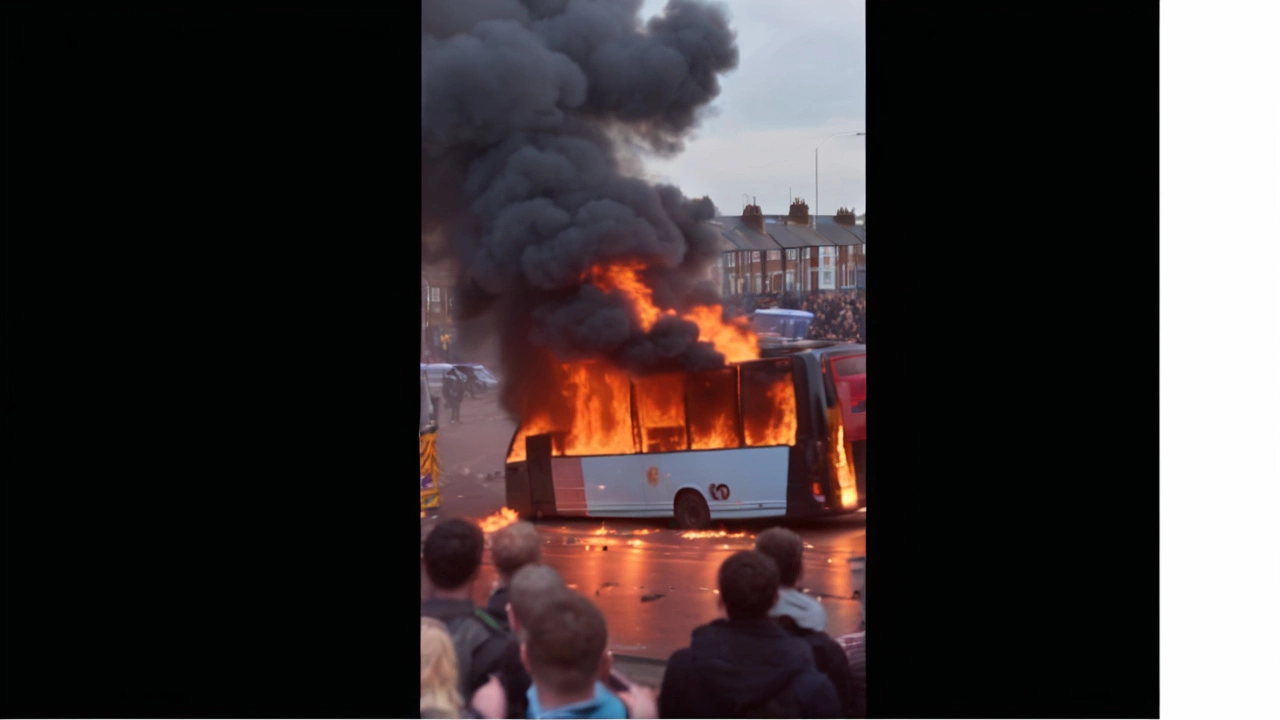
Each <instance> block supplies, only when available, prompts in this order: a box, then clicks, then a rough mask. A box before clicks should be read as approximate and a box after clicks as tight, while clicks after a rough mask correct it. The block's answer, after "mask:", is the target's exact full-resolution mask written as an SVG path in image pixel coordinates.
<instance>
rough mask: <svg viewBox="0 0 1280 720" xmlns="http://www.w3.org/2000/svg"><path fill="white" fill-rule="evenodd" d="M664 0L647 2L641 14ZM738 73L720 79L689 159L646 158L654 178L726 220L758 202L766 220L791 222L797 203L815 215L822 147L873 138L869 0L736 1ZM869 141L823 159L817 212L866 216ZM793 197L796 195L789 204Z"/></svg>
mask: <svg viewBox="0 0 1280 720" xmlns="http://www.w3.org/2000/svg"><path fill="white" fill-rule="evenodd" d="M665 4H666V0H645V2H644V6H643V9H642V15H643V16H644V17H646V18H647V17H649V16H650V15H654V14H657V13H659V12H661V10H662V7H663V6H664V5H665ZM726 4H727V6H728V9H729V14H730V24H731V26H732V27H733V28H734V29H735V30H737V33H738V50H739V62H738V68H737V69H736V70H733V71H732V72H730V73H728V74H726V75H724V76H722V77H721V91H720V96H719V97H718V98H716V100H715V101H714V102H713V103H712V106H711V113H709V114H710V117H708V118H707V119H705V120H703V122H702V124H701V125H700V127H699V128H698V129H697V130H696V131H695V133H694V136H693V138H692V139H691V140H689V141H688V142H687V143H686V145H685V151H684V152H683V153H682V154H680V155H679V156H677V157H675V158H672V159H660V158H652V157H651V158H646V159H645V168H646V171H647V173H648V178H649V179H650V180H652V181H655V182H667V183H671V184H673V185H676V186H678V187H679V188H680V189H681V190H682V191H683V192H684V194H685V195H688V196H702V195H707V196H709V197H710V198H711V200H712V201H713V202H714V203H715V204H716V209H717V210H718V211H719V212H720V213H721V214H724V215H736V214H738V213H740V212H741V211H742V205H743V200H744V199H743V195H744V194H745V195H748V196H751V195H754V196H755V198H756V201H757V203H758V204H759V205H760V207H761V209H762V210H763V211H764V212H765V214H786V212H787V211H788V209H789V207H790V202H789V199H790V198H791V197H802V198H804V199H805V200H806V201H807V202H808V203H809V212H811V213H812V212H815V207H814V205H815V204H814V172H813V164H814V162H813V151H814V147H815V146H817V145H818V144H819V143H821V142H822V141H823V139H824V138H826V137H828V136H830V135H832V134H833V133H838V132H849V131H856V132H862V131H864V130H866V2H865V0H786V2H779V1H778V0H732V2H728V3H726ZM864 141H865V138H862V137H853V136H850V137H837V138H832V139H830V140H827V141H826V142H825V143H823V144H822V148H821V149H820V150H819V151H818V153H819V155H818V164H819V166H818V173H819V175H818V181H819V185H818V190H819V192H820V194H819V196H818V205H817V209H816V212H817V213H820V214H822V215H831V214H834V213H835V211H836V208H838V207H840V206H842V205H843V206H844V207H849V206H853V207H854V208H855V209H856V211H857V212H858V214H862V213H863V212H865V211H866V147H865V145H864ZM788 193H790V195H788Z"/></svg>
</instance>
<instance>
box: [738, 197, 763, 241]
mask: <svg viewBox="0 0 1280 720" xmlns="http://www.w3.org/2000/svg"><path fill="white" fill-rule="evenodd" d="M755 200H756V199H755V198H754V197H753V198H751V203H752V204H750V205H748V206H746V207H745V208H743V210H742V220H743V221H744V222H745V223H746V224H747V225H750V226H751V227H753V228H755V229H756V230H757V231H759V232H764V213H763V212H761V211H760V206H759V205H756V204H755Z"/></svg>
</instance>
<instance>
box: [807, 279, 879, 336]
mask: <svg viewBox="0 0 1280 720" xmlns="http://www.w3.org/2000/svg"><path fill="white" fill-rule="evenodd" d="M799 309H801V310H808V311H809V312H811V313H813V323H812V324H810V325H809V337H810V338H811V339H815V340H852V341H854V342H858V343H865V342H866V341H867V294H866V292H865V291H863V290H856V291H853V292H842V293H822V294H816V293H815V294H813V295H806V296H804V298H803V300H802V301H801V303H800V308H799Z"/></svg>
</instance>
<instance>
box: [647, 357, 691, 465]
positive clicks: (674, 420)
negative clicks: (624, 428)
mask: <svg viewBox="0 0 1280 720" xmlns="http://www.w3.org/2000/svg"><path fill="white" fill-rule="evenodd" d="M684 380H685V376H684V375H683V374H681V375H654V376H651V377H644V378H638V379H637V380H636V381H635V383H636V384H635V387H636V410H637V414H638V416H639V424H640V452H646V453H649V452H674V451H677V450H688V449H689V440H688V435H687V433H686V432H685V414H684V385H685V382H684Z"/></svg>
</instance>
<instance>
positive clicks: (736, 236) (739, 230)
mask: <svg viewBox="0 0 1280 720" xmlns="http://www.w3.org/2000/svg"><path fill="white" fill-rule="evenodd" d="M716 222H718V223H720V226H721V228H722V229H723V232H724V234H725V236H726V237H728V238H729V239H730V240H731V241H732V242H733V244H734V245H735V247H736V249H738V250H777V249H779V248H781V247H782V246H781V245H779V244H778V242H777V241H776V240H774V239H773V238H772V237H770V236H769V235H767V234H765V233H762V232H760V231H759V230H756V229H755V228H753V227H751V226H750V225H748V224H747V223H746V221H744V220H743V219H742V218H741V217H734V216H726V217H718V218H716ZM765 229H766V230H768V226H767V225H766V226H765Z"/></svg>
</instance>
